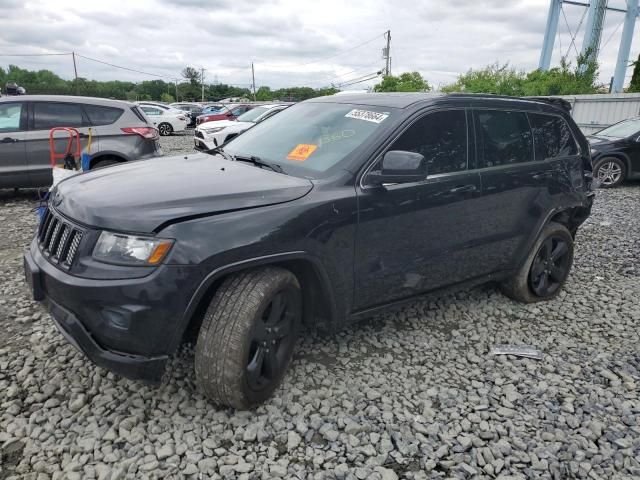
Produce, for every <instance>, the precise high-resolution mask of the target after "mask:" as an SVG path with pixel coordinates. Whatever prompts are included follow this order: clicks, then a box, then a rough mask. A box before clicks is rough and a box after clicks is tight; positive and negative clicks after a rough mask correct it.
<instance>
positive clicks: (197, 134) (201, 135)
mask: <svg viewBox="0 0 640 480" xmlns="http://www.w3.org/2000/svg"><path fill="white" fill-rule="evenodd" d="M195 136H196V137H198V138H204V134H203V133H202V132H200V131H198V130H196V133H195Z"/></svg>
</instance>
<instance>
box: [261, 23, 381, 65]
mask: <svg viewBox="0 0 640 480" xmlns="http://www.w3.org/2000/svg"><path fill="white" fill-rule="evenodd" d="M385 34H386V32H385ZM383 35H384V34H383ZM378 39H380V34H378V35H376V36H375V37H373V38H371V39H369V40H366V41H364V42H362V43H359V44H358V45H355V46H353V47H350V48H347V49H345V50H341V51H339V52H337V53H334V54H333V55H329V56H328V57H323V58H317V59H315V60H311V61H309V62H304V63H298V64H289V65H287V64H285V65H275V64H269V63H263V64H262V65H264V66H267V67H280V66H286V67H287V68H291V67H303V66H305V65H311V64H312V63H317V62H322V61H324V60H329V59H331V58H335V57H338V56H340V55H342V54H343V53H347V52H351V51H352V50H355V49H357V48H360V47H363V46H365V45H368V44H369V43H371V42H373V41H375V40H378Z"/></svg>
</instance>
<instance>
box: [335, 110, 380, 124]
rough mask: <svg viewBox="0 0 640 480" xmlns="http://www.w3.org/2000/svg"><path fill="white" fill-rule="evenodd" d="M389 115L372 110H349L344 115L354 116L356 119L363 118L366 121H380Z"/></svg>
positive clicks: (347, 116)
mask: <svg viewBox="0 0 640 480" xmlns="http://www.w3.org/2000/svg"><path fill="white" fill-rule="evenodd" d="M388 116H389V114H388V113H379V112H372V111H370V110H358V109H354V110H351V111H350V112H349V113H347V114H346V115H345V117H346V118H355V119H356V120H364V121H366V122H373V123H382V122H383V121H384V119H385V118H387V117H388Z"/></svg>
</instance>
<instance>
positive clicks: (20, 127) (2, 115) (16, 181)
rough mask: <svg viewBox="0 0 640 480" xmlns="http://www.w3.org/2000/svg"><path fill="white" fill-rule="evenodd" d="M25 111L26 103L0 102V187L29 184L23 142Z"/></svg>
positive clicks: (24, 144) (25, 185)
mask: <svg viewBox="0 0 640 480" xmlns="http://www.w3.org/2000/svg"><path fill="white" fill-rule="evenodd" d="M26 113H27V106H26V103H23V102H3V103H0V188H12V187H27V186H31V184H30V183H29V175H28V172H27V156H26V143H25V133H26V132H25V130H26V119H27V115H26Z"/></svg>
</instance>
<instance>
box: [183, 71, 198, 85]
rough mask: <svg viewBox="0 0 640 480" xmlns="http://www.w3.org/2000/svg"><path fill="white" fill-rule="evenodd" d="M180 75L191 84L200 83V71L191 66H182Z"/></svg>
mask: <svg viewBox="0 0 640 480" xmlns="http://www.w3.org/2000/svg"><path fill="white" fill-rule="evenodd" d="M182 76H183V77H184V79H185V80H188V81H189V83H190V84H191V85H200V72H199V71H198V70H196V69H195V68H193V67H184V68H183V69H182Z"/></svg>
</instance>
